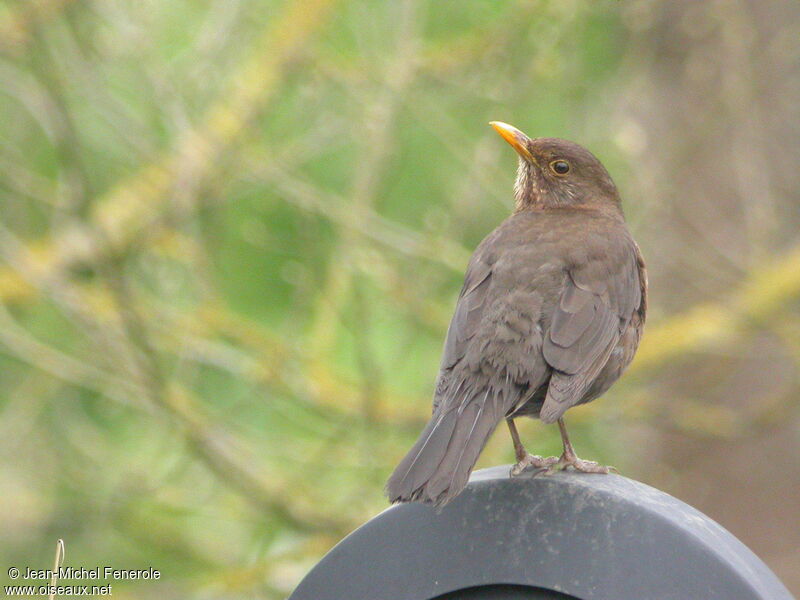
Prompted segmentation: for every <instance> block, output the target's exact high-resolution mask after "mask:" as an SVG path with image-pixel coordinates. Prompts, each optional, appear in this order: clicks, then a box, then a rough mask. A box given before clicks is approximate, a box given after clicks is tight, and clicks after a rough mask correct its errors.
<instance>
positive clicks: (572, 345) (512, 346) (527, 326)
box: [386, 121, 647, 505]
mask: <svg viewBox="0 0 800 600" xmlns="http://www.w3.org/2000/svg"><path fill="white" fill-rule="evenodd" d="M491 125H492V127H494V128H495V129H496V130H497V132H498V133H499V134H500V135H501V136H502V137H503V138H504V139H505V140H506V141H507V142H508V143H509V144H511V146H512V147H513V148H514V150H516V151H517V153H518V154H519V167H518V170H517V180H516V183H515V185H514V195H515V198H516V207H515V209H514V213H513V214H512V215H511V216H510V217H509V218H508V219H506V220H505V221H504V222H503V223H502V224H501V225H500V226H499V227H498V228H497V229H495V230H494V231H493V232H492V233H491V234H489V236H488V237H486V239H484V240H483V242H481V244H480V245H479V246H478V249H477V250H476V251H475V253H474V254H473V255H472V258H471V259H470V262H469V266H468V267H467V273H466V277H465V279H464V287H463V288H462V290H461V294H460V296H459V299H458V303H457V304H456V310H455V314H454V315H453V319H452V321H451V322H450V328H449V329H448V331H447V339H446V341H445V344H444V353H443V356H442V362H441V368H440V371H439V377H438V379H437V382H436V391H435V394H434V399H433V416H432V418H431V420H430V422H429V423H428V425H427V426H426V427H425V429H424V430H423V432H422V434H421V435H420V437H419V439H418V440H417V442H416V444H414V446H413V448H411V450H410V452H409V453H408V454H407V455H406V457H405V458H404V459H403V460H402V461H401V462H400V464H399V466H398V467H397V468H396V469H395V471H394V473H392V476H391V477H390V478H389V481H388V483H387V484H386V492H387V495H388V496H389V499H390V500H391V501H392V502H405V501H414V500H416V501H421V502H427V503H432V504H437V505H441V504H444V503H446V502H448V501H449V500H451V499H452V498H453V497H455V496H456V495H457V494H458V493H459V492H460V491H461V490H462V489H463V488H464V486H465V485H466V483H467V480H468V478H469V474H470V472H471V471H472V468H473V467H474V466H475V463H476V462H477V460H478V455H479V454H480V452H481V450H483V447H484V446H485V445H486V442H487V440H488V439H489V436H490V435H491V434H492V432H493V431H494V429H495V428H496V427H497V425H498V424H499V423H500V422H501V421H502V420H503V419H505V420H506V422H507V423H508V428H509V430H510V432H511V438H512V441H513V443H514V449H515V452H516V457H517V464H516V465H515V466H514V467H513V468H512V470H511V474H512V475H517V474H519V473H521V472H522V471H523V470H524V469H526V468H527V467H536V468H543V469H547V471H546V472H547V473H552V472H555V471H558V470H561V469H564V468H566V467H572V468H574V469H576V470H578V471H584V472H588V473H608V472H609V467H605V466H602V465H599V464H597V463H595V462H592V461H585V460H581V459H579V458H578V457H577V456H576V454H575V451H574V450H573V448H572V445H571V444H570V441H569V438H568V437H567V430H566V427H565V425H564V419H563V415H564V412H565V411H566V410H567V409H569V408H571V407H573V406H576V405H578V404H583V403H585V402H589V401H591V400H594V399H595V398H597V397H599V396H600V395H602V394H603V393H604V392H605V391H606V390H608V388H609V387H611V385H612V384H613V383H614V382H615V381H616V380H617V379H618V378H619V376H620V375H621V374H622V372H623V370H624V369H625V368H626V367H627V366H628V364H629V363H630V362H631V360H632V359H633V355H634V353H635V352H636V348H637V346H638V345H639V339H640V337H641V335H642V328H643V326H644V320H645V309H646V306H647V304H646V299H647V274H646V271H645V265H644V261H643V260H642V256H641V254H640V252H639V247H638V246H637V245H636V242H635V241H634V240H633V238H632V237H631V234H630V233H629V232H628V228H627V227H626V225H625V219H624V217H623V214H622V206H621V200H620V196H619V192H618V191H617V187H616V186H615V185H614V182H613V181H612V180H611V177H610V175H609V174H608V171H606V169H605V168H604V167H603V165H602V164H601V163H600V161H599V160H597V158H595V156H594V155H593V154H592V153H591V152H589V151H588V150H586V149H585V148H583V147H581V146H579V145H578V144H575V143H573V142H568V141H566V140H561V139H557V138H537V139H530V138H529V137H528V136H526V135H525V134H524V133H522V132H521V131H519V130H518V129H516V128H514V127H512V126H510V125H507V124H505V123H500V122H497V121H494V122H492V123H491ZM520 416H529V417H537V416H538V417H539V418H540V419H541V420H542V421H544V422H545V423H554V422H556V421H557V422H558V425H559V429H560V431H561V438H562V441H563V444H564V452H563V454H562V455H561V457H560V458H555V457H550V458H542V457H540V456H533V455H531V454H528V453H527V452H526V450H525V448H524V447H523V445H522V443H521V442H520V439H519V435H518V433H517V429H516V426H515V425H514V419H515V418H517V417H520Z"/></svg>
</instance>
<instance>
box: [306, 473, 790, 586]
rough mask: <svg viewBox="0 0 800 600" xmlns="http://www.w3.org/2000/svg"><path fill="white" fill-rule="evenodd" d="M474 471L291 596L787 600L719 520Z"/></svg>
mask: <svg viewBox="0 0 800 600" xmlns="http://www.w3.org/2000/svg"><path fill="white" fill-rule="evenodd" d="M508 472H509V467H508V466H504V467H493V468H491V469H484V470H482V471H478V472H476V473H474V474H473V476H472V479H471V481H470V484H469V486H468V487H467V489H466V490H465V491H464V492H463V493H462V494H461V495H460V496H458V497H457V498H456V499H455V500H454V501H453V502H451V503H450V504H448V505H447V506H445V507H444V508H443V509H442V510H441V511H437V510H436V509H434V508H431V507H429V506H423V505H420V504H405V505H399V506H394V507H391V508H389V509H387V510H385V511H384V512H382V513H380V514H379V515H378V516H376V517H375V518H374V519H372V520H371V521H369V522H368V523H366V524H365V525H363V526H362V527H360V528H359V529H357V530H356V531H355V532H353V533H352V534H350V535H349V536H348V537H346V538H345V539H344V540H342V541H341V542H340V543H339V544H338V545H337V546H336V547H335V548H333V550H331V551H330V552H329V553H328V554H327V555H326V556H325V557H324V558H323V559H322V560H321V561H320V562H319V564H318V565H317V566H316V567H314V568H313V569H312V570H311V572H310V573H309V574H308V575H307V576H306V578H305V579H304V580H303V581H302V582H301V583H300V585H299V586H298V587H297V589H296V590H295V592H294V593H293V594H292V595H291V597H290V600H431V599H434V598H441V600H450V599H452V598H465V599H466V598H470V599H475V600H477V599H479V598H498V599H500V598H503V599H508V600H511V599H514V600H522V599H523V598H524V599H548V598H549V599H556V598H560V599H562V600H563V599H568V598H579V599H581V600H600V599H603V600H612V599H613V600H634V599H635V600H647V599H652V600H672V599H674V600H695V599H697V600H701V599H702V600H715V599H719V600H791V599H792V596H791V594H789V591H788V590H787V589H786V588H785V587H784V585H783V584H782V583H781V582H780V581H779V580H778V578H777V577H776V576H775V575H774V574H773V573H772V571H770V570H769V568H767V566H766V565H765V564H764V563H763V562H762V561H761V560H760V559H759V558H758V557H757V556H756V555H755V554H753V553H752V552H751V551H750V550H749V549H748V548H747V547H746V546H744V544H742V543H741V542H740V541H739V540H737V539H736V538H735V537H733V535H731V534H730V533H729V532H728V531H726V530H725V529H723V528H722V527H721V526H720V525H718V524H717V523H715V522H714V521H712V520H711V519H709V518H708V517H706V516H705V515H703V514H702V513H700V512H698V511H697V510H695V509H694V508H692V507H690V506H688V505H687V504H684V503H683V502H681V501H680V500H677V499H676V498H673V497H672V496H669V495H668V494H665V493H663V492H660V491H659V490H656V489H654V488H651V487H649V486H647V485H644V484H642V483H639V482H637V481H633V480H631V479H627V478H625V477H621V476H619V475H590V474H583V473H559V474H556V475H553V476H547V477H542V476H539V477H530V476H525V475H524V476H522V477H519V478H514V479H510V478H509V476H508Z"/></svg>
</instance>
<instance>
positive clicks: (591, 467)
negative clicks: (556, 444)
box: [542, 453, 619, 475]
mask: <svg viewBox="0 0 800 600" xmlns="http://www.w3.org/2000/svg"><path fill="white" fill-rule="evenodd" d="M567 467H572V468H573V469H575V470H576V471H580V472H581V473H602V474H604V475H608V474H609V473H611V472H614V473H619V471H617V469H616V467H612V466H611V465H601V464H599V463H596V462H595V461H593V460H583V459H581V458H578V457H577V456H575V454H566V453H565V454H562V455H561V458H559V459H558V460H556V461H555V462H554V463H552V464H551V465H550V466H549V467H548V468H547V469H546V470H545V471H543V472H542V474H543V475H553V474H554V473H558V472H559V471H563V470H564V469H566V468H567Z"/></svg>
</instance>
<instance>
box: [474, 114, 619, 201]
mask: <svg viewBox="0 0 800 600" xmlns="http://www.w3.org/2000/svg"><path fill="white" fill-rule="evenodd" d="M490 125H491V126H492V127H494V128H495V130H496V131H497V133H499V134H500V135H501V136H502V137H503V139H505V140H506V141H507V142H508V143H509V144H511V146H512V147H513V148H514V150H516V151H517V154H519V168H518V169H517V181H516V183H515V184H514V195H515V197H516V200H517V210H523V209H525V208H529V207H531V208H535V207H542V208H559V207H575V206H580V205H592V206H599V207H606V208H610V209H612V210H614V209H616V210H617V211H618V210H620V197H619V192H618V191H617V186H616V185H614V182H613V181H612V179H611V176H610V175H609V174H608V171H606V169H605V167H604V166H603V164H602V163H601V162H600V161H599V160H597V158H596V157H595V156H594V154H592V153H591V152H589V151H588V150H587V149H586V148H584V147H583V146H579V145H578V144H576V143H574V142H569V141H567V140H561V139H558V138H533V139H531V138H529V137H528V136H527V135H525V134H524V133H522V132H521V131H520V130H519V129H517V128H516V127H512V126H511V125H508V124H507V123H501V122H500V121H492V122H491V123H490Z"/></svg>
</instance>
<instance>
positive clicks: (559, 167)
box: [550, 160, 569, 175]
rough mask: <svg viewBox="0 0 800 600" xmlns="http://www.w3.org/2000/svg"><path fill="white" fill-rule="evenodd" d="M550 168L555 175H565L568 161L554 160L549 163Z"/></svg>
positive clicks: (567, 171) (567, 169)
mask: <svg viewBox="0 0 800 600" xmlns="http://www.w3.org/2000/svg"><path fill="white" fill-rule="evenodd" d="M550 170H551V171H553V173H555V174H556V175H566V174H567V173H569V163H568V162H567V161H565V160H554V161H553V162H551V163H550Z"/></svg>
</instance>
